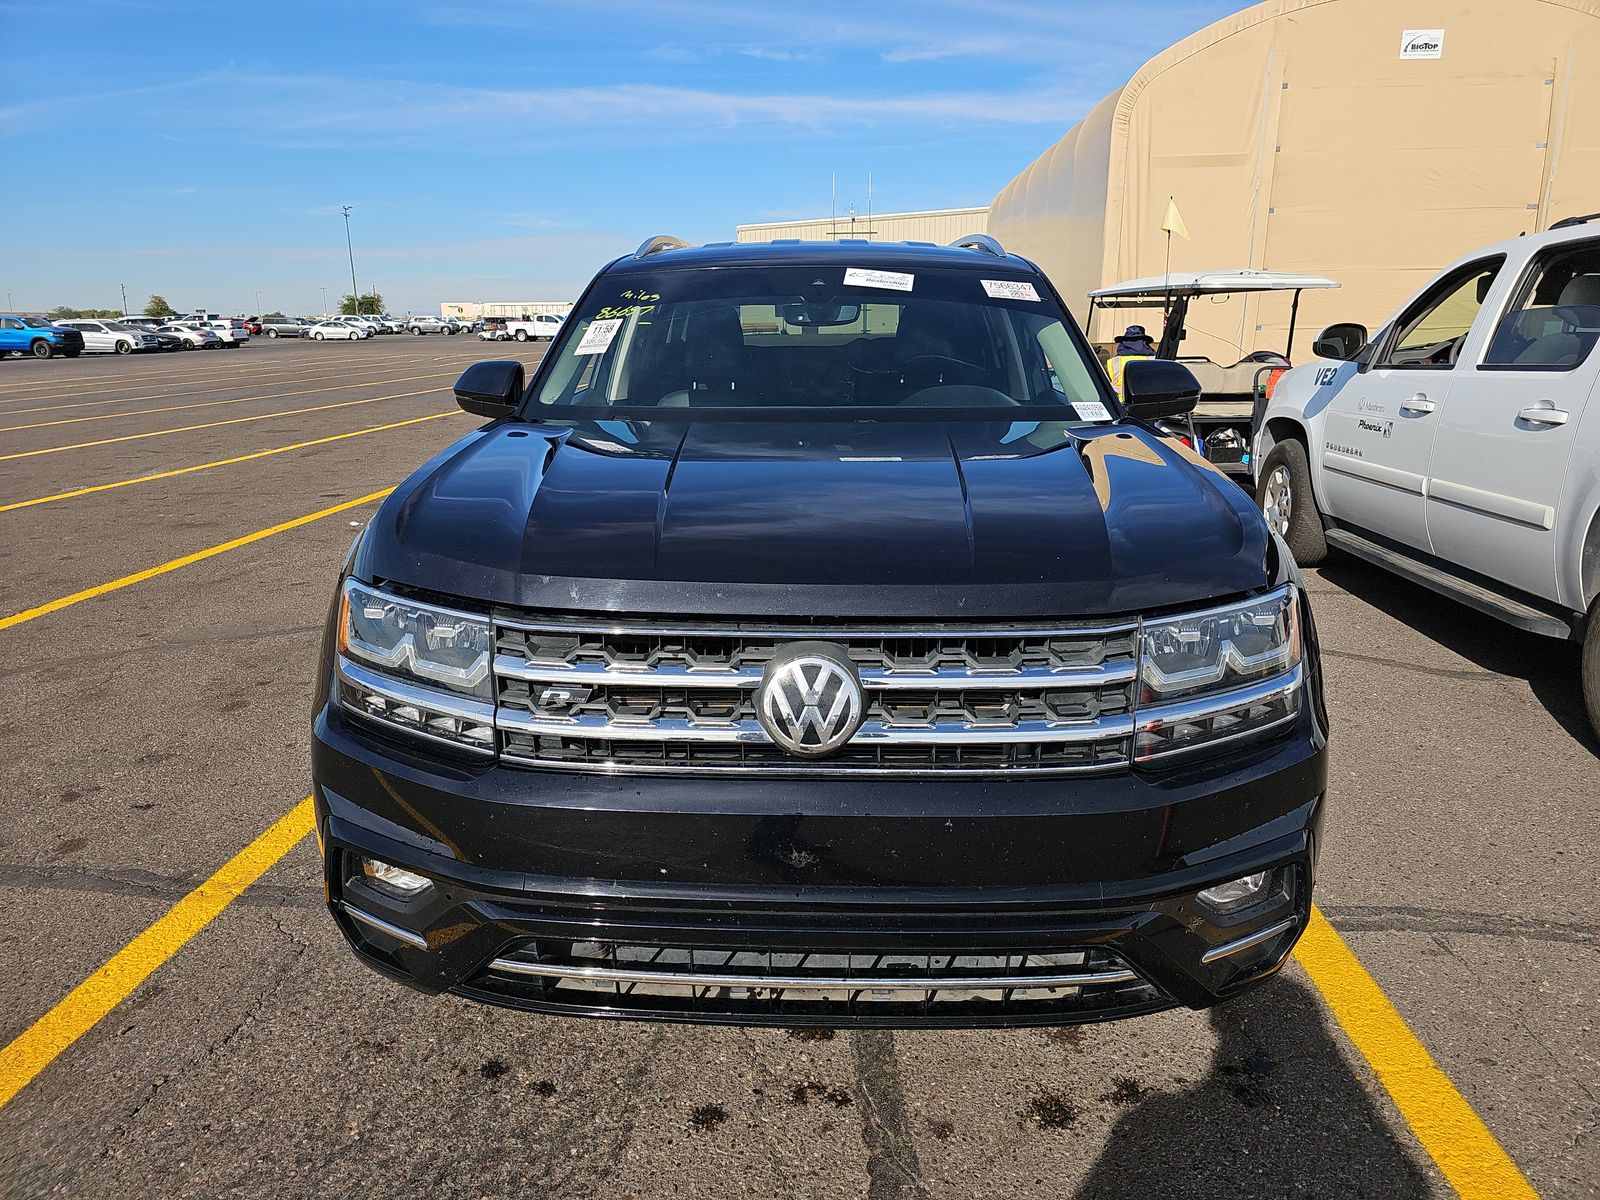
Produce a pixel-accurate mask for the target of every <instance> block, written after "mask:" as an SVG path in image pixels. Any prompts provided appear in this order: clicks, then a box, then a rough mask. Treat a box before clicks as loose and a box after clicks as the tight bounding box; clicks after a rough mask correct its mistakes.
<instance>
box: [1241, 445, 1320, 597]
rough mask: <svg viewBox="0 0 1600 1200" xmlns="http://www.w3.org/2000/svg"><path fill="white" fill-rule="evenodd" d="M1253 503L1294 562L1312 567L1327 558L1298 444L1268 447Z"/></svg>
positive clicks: (1301, 447) (1302, 448)
mask: <svg viewBox="0 0 1600 1200" xmlns="http://www.w3.org/2000/svg"><path fill="white" fill-rule="evenodd" d="M1256 503H1257V504H1258V505H1260V507H1261V514H1262V516H1264V517H1266V519H1267V524H1268V525H1270V526H1272V529H1273V532H1274V533H1277V534H1278V535H1279V536H1281V537H1282V538H1283V540H1284V541H1286V542H1288V543H1289V552H1290V553H1291V554H1293V555H1294V560H1295V562H1297V563H1299V564H1300V565H1301V566H1302V567H1314V566H1316V565H1317V564H1318V563H1319V562H1321V561H1322V560H1323V559H1325V558H1327V557H1328V542H1327V539H1326V538H1324V537H1323V536H1322V518H1321V516H1320V515H1318V513H1317V505H1316V502H1315V501H1314V500H1313V499H1312V498H1311V467H1310V466H1309V464H1307V462H1306V448H1305V446H1304V445H1303V444H1302V443H1300V442H1299V441H1297V440H1295V439H1294V438H1290V439H1288V440H1287V441H1282V442H1279V443H1278V444H1277V445H1276V446H1274V447H1273V448H1272V453H1270V454H1268V455H1267V461H1266V462H1265V463H1263V464H1262V466H1261V483H1260V485H1259V486H1258V487H1257V489H1256Z"/></svg>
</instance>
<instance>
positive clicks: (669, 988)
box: [468, 940, 1170, 1022]
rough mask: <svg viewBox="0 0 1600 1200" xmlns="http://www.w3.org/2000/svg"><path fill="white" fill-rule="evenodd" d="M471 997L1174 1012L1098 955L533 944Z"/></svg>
mask: <svg viewBox="0 0 1600 1200" xmlns="http://www.w3.org/2000/svg"><path fill="white" fill-rule="evenodd" d="M468 990H469V991H472V992H474V993H480V994H486V995H488V996H490V997H492V998H495V999H499V1000H501V1001H502V1002H510V1003H522V1004H528V1005H534V1006H537V1007H541V1008H548V1009H561V1008H567V1009H574V1010H584V1011H590V1012H608V1013H615V1014H636V1015H644V1014H649V1013H655V1014H658V1015H661V1014H669V1013H678V1014H695V1015H697V1016H699V1017H702V1018H704V1017H708V1016H711V1015H714V1014H721V1015H724V1016H729V1017H740V1018H746V1019H748V1018H752V1017H757V1018H759V1017H769V1018H772V1019H775V1020H782V1019H785V1018H793V1019H804V1018H806V1017H813V1018H830V1017H831V1018H842V1019H849V1018H851V1017H865V1018H873V1017H877V1018H894V1017H899V1018H902V1019H911V1018H935V1019H936V1018H937V1017H938V1016H939V1015H940V1014H941V1013H943V1014H947V1015H948V1017H949V1018H950V1019H956V1020H962V1021H964V1022H970V1021H973V1020H977V1021H980V1022H981V1021H983V1020H986V1019H1007V1018H1009V1019H1013V1020H1015V1019H1024V1020H1025V1019H1027V1018H1028V1017H1029V1016H1033V1017H1036V1018H1055V1019H1064V1020H1070V1019H1073V1018H1074V1017H1077V1018H1079V1019H1082V1018H1084V1017H1089V1016H1098V1017H1105V1016H1111V1015H1120V1014H1121V1013H1122V1012H1126V1011H1140V1010H1144V1009H1148V1008H1151V1007H1160V1006H1163V1005H1165V1004H1167V1003H1170V1001H1168V1000H1167V999H1166V997H1165V996H1164V994H1163V993H1162V992H1161V991H1160V990H1159V989H1157V988H1156V987H1155V986H1154V985H1152V984H1151V983H1149V982H1148V981H1147V980H1145V979H1144V978H1143V977H1142V976H1140V975H1139V973H1138V972H1136V971H1135V970H1133V969H1132V968H1131V967H1130V966H1129V965H1128V963H1127V962H1126V961H1125V960H1124V959H1122V958H1121V957H1120V956H1119V955H1117V954H1116V953H1115V952H1113V951H1110V950H1106V949H1103V948H1100V947H1067V948H1062V949H1056V950H1037V951H1015V952H998V953H996V952H982V951H955V952H950V953H929V952H911V953H906V952H903V951H894V952H887V951H874V950H865V951H863V950H837V951H831V950H814V949H795V948H772V949H764V948H763V949H746V948H735V949H729V948H722V947H715V946H681V945H679V946H672V945H628V944H622V943H617V942H605V941H577V942H574V941H564V940H535V941H529V942H525V943H522V944H521V945H519V946H517V947H516V948H515V949H513V950H510V951H508V952H505V953H503V954H502V955H501V956H500V957H498V958H495V959H494V960H493V961H492V962H490V963H489V965H488V967H487V969H486V970H485V971H484V972H483V973H482V974H481V975H480V976H478V977H477V978H476V979H475V980H473V981H472V982H471V983H470V984H469V985H468Z"/></svg>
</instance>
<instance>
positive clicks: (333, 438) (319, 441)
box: [0, 408, 463, 513]
mask: <svg viewBox="0 0 1600 1200" xmlns="http://www.w3.org/2000/svg"><path fill="white" fill-rule="evenodd" d="M461 415H463V414H462V412H461V410H460V409H458V408H452V409H448V410H446V411H445V412H437V413H430V414H429V415H428V416H426V417H412V418H411V419H410V420H408V421H391V422H389V424H387V425H373V426H370V427H369V428H366V429H352V430H350V432H348V433H335V434H330V435H329V436H327V437H319V438H312V439H311V440H310V441H308V442H295V443H293V444H292V445H288V446H274V447H273V448H272V449H270V450H256V451H254V452H252V453H250V454H239V455H235V456H234V457H233V458H219V459H217V460H215V461H214V462H207V463H197V464H195V465H194V466H192V467H179V468H178V469H177V470H175V471H157V472H156V473H155V474H154V475H140V476H138V477H137V478H134V479H119V480H117V481H116V482H115V483H97V484H94V485H93V486H91V487H81V488H75V489H73V490H72V491H70V492H57V493H55V495H53V496H39V497H37V498H35V499H33V500H17V501H14V502H13V503H11V504H0V513H4V512H11V511H13V510H15V509H19V508H32V507H33V506H34V505H36V504H49V503H51V502H52V501H55V500H71V499H73V498H74V497H76V496H89V495H93V494H94V493H95V492H109V491H111V490H112V489H113V488H124V487H130V486H132V485H133V484H135V483H151V482H153V481H155V480H157V479H172V478H174V477H175V476H178V475H190V474H193V473H194V472H195V471H209V470H210V469H211V468H212V467H231V466H232V465H233V464H234V463H242V462H250V461H251V460H252V459H257V458H270V457H271V456H272V455H274V454H287V453H289V451H291V450H304V449H306V447H308V446H325V445H327V444H328V443H329V442H342V441H344V440H345V439H346V438H353V437H362V436H363V435H365V434H369V433H382V432H383V431H384V430H386V429H403V428H405V427H406V426H407V425H420V424H421V423H422V422H424V421H437V420H438V419H439V418H440V417H458V416H461Z"/></svg>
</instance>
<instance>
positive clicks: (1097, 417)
mask: <svg viewBox="0 0 1600 1200" xmlns="http://www.w3.org/2000/svg"><path fill="white" fill-rule="evenodd" d="M1072 411H1073V412H1075V413H1077V414H1078V419H1079V420H1080V421H1109V420H1111V414H1110V413H1109V412H1108V411H1106V406H1105V405H1104V404H1101V403H1100V401H1098V400H1074V401H1073V402H1072Z"/></svg>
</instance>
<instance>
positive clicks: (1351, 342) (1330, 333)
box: [1311, 321, 1367, 362]
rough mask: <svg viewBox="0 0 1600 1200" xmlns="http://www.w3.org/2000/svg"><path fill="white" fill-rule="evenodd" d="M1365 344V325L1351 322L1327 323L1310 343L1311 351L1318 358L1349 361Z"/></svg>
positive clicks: (1364, 347)
mask: <svg viewBox="0 0 1600 1200" xmlns="http://www.w3.org/2000/svg"><path fill="white" fill-rule="evenodd" d="M1366 346H1367V327H1366V326H1365V325H1356V324H1353V323H1351V322H1348V321H1346V322H1343V323H1341V324H1338V325H1329V326H1328V327H1327V328H1326V329H1324V330H1323V331H1322V332H1321V333H1319V334H1317V337H1316V340H1315V341H1313V342H1312V343H1311V353H1313V354H1315V355H1316V356H1317V357H1318V358H1336V359H1338V360H1339V361H1340V362H1349V361H1350V360H1351V359H1353V358H1354V357H1355V356H1356V355H1358V354H1360V353H1361V352H1362V351H1363V350H1364V349H1366Z"/></svg>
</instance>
